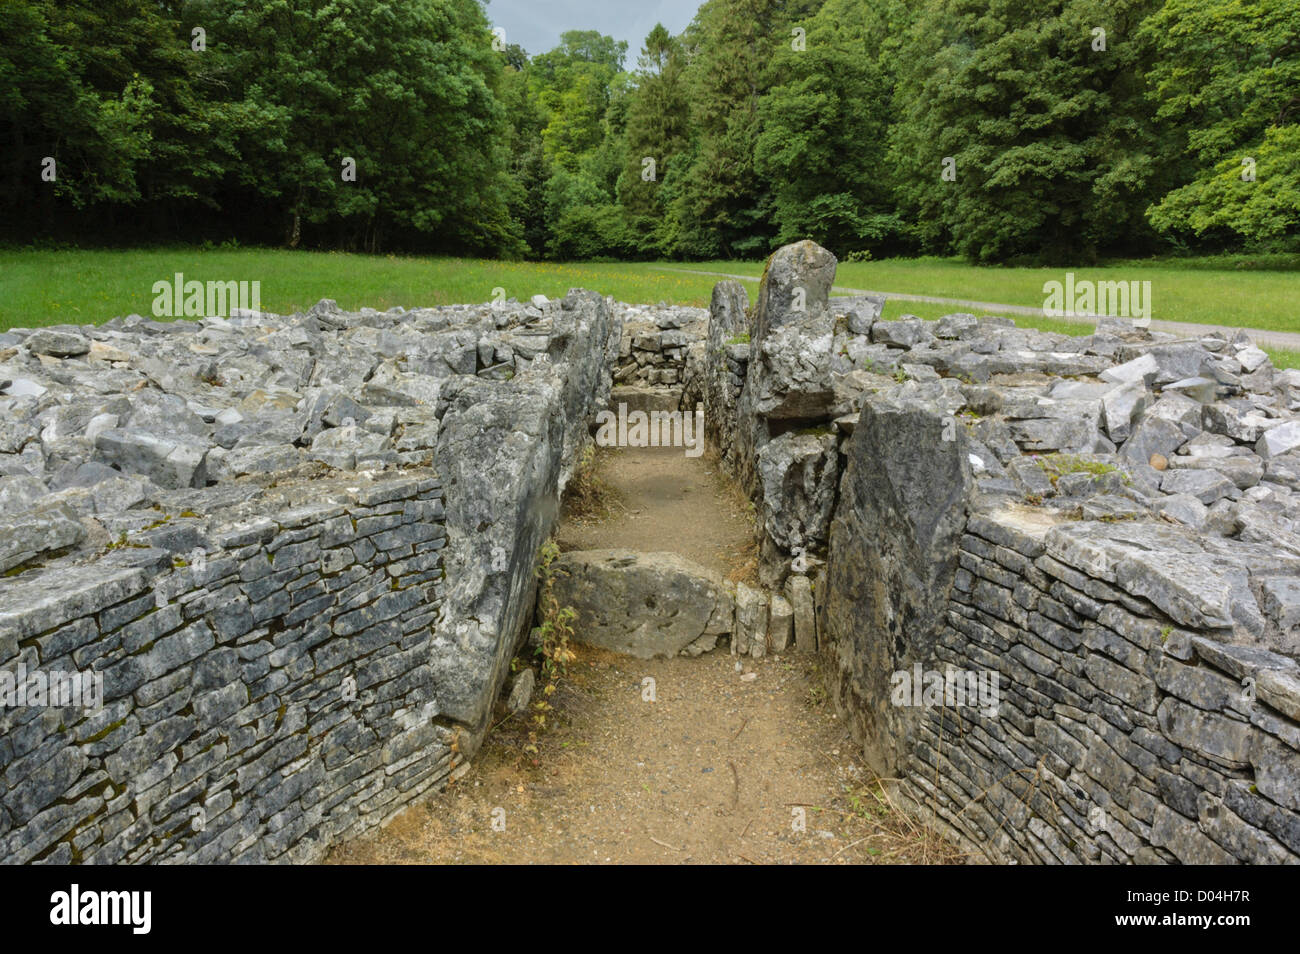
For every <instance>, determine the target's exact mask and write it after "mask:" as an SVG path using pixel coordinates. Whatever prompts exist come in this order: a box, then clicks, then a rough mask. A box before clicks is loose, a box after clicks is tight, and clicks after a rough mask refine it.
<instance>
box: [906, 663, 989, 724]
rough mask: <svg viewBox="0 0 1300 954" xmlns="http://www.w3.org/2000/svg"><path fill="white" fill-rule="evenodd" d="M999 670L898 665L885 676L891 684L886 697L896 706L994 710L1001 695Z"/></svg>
mask: <svg viewBox="0 0 1300 954" xmlns="http://www.w3.org/2000/svg"><path fill="white" fill-rule="evenodd" d="M1000 675H1001V674H1000V673H998V672H997V670H990V669H956V668H954V667H952V666H948V667H946V668H945V669H944V670H943V671H942V672H940V671H939V670H938V669H925V668H924V667H922V665H921V664H920V663H917V664H916V665H914V666H913V667H912V668H911V670H910V671H909V670H906V669H900V670H898V671H897V672H895V673H894V674H893V675H891V676H890V677H889V681H890V684H891V685H892V686H893V689H892V690H891V692H890V694H889V701H890V702H891V703H893V704H894V705H896V706H925V707H926V708H938V707H945V708H950V709H956V708H971V709H981V710H983V711H984V712H985V713H986V714H987V715H990V716H996V715H997V714H998V704H999V700H1000V698H1001V689H1000V686H999V677H1000Z"/></svg>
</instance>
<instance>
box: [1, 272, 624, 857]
mask: <svg viewBox="0 0 1300 954" xmlns="http://www.w3.org/2000/svg"><path fill="white" fill-rule="evenodd" d="M620 337H621V328H620V323H619V320H618V318H617V317H616V316H614V315H613V314H612V312H611V308H610V303H609V302H606V301H604V300H603V299H601V298H600V297H599V296H597V295H594V294H591V293H584V292H575V293H571V294H570V295H569V296H568V297H567V298H566V299H565V300H564V301H563V302H558V301H556V302H548V301H546V300H545V299H538V300H534V301H533V302H531V303H529V304H528V305H515V304H509V305H505V306H503V307H487V306H482V307H477V306H476V307H453V308H439V309H418V310H415V311H410V312H407V311H403V310H401V309H395V310H394V311H392V312H388V313H383V314H380V313H377V312H374V311H372V310H365V311H363V312H360V313H348V312H344V311H342V310H341V309H339V308H338V306H337V305H335V304H334V303H332V302H328V301H325V302H321V303H320V304H318V305H317V306H315V307H314V308H312V309H311V311H310V312H308V313H306V314H299V315H293V316H288V317H279V316H274V315H264V314H244V315H238V316H236V317H235V318H233V319H229V320H221V319H205V320H203V321H201V322H177V323H175V324H166V323H158V322H153V321H148V320H145V319H142V318H139V317H138V316H133V317H131V318H128V319H124V320H115V321H113V322H109V323H108V324H106V325H104V326H100V327H96V328H71V327H68V328H54V329H43V330H39V331H35V332H32V331H27V330H13V331H10V332H8V333H5V334H4V335H0V422H2V423H0V438H2V439H0V569H2V570H3V571H4V572H5V576H4V578H3V579H2V580H0V703H3V705H0V860H4V861H6V862H30V861H44V862H99V863H106V862H140V861H150V862H153V861H185V862H196V861H197V862H227V861H280V860H284V861H310V860H315V859H318V858H320V857H321V856H322V855H323V853H324V852H325V851H326V850H327V849H328V848H329V847H330V846H331V845H332V844H335V843H337V842H338V841H339V840H340V839H343V838H347V837H351V836H354V835H357V834H360V833H361V832H363V831H366V830H368V829H370V828H372V827H374V826H375V825H378V824H381V823H382V822H383V821H384V820H386V819H387V818H388V817H390V816H391V815H392V814H393V813H395V812H396V811H397V810H398V809H400V808H401V807H402V806H403V805H405V804H407V803H409V802H410V801H411V800H412V799H413V798H416V797H418V796H419V795H420V794H421V793H423V792H426V791H428V790H430V789H431V788H433V787H435V786H439V785H441V784H443V783H444V782H445V781H446V779H447V778H448V776H449V775H450V774H451V773H453V772H455V771H456V770H457V769H458V768H459V767H460V766H462V765H463V762H464V760H465V759H466V758H468V757H469V756H471V755H472V754H473V752H474V751H475V749H476V747H477V746H478V744H479V742H480V741H481V738H482V735H483V733H484V731H485V728H486V721H487V717H488V715H489V713H490V710H491V706H492V704H493V702H494V700H495V699H496V697H497V695H498V694H499V692H500V690H501V688H502V684H503V682H504V679H505V672H506V670H507V668H508V663H509V659H510V657H511V655H513V653H514V652H515V651H516V650H517V649H518V648H519V646H520V644H521V641H522V640H523V639H524V638H525V637H526V635H527V629H528V626H529V624H530V622H531V617H532V609H533V604H534V589H535V577H534V571H535V567H536V558H537V554H538V551H539V549H540V546H541V544H542V542H543V541H544V540H545V538H546V537H547V536H548V535H549V533H550V530H551V526H552V524H553V521H554V519H555V516H556V512H557V504H558V499H559V495H560V493H561V492H562V490H563V487H564V484H565V482H566V481H567V480H568V478H569V475H570V474H571V472H572V468H573V466H574V462H575V460H576V459H577V457H578V456H579V453H580V451H581V449H582V447H583V446H584V445H585V443H586V441H587V440H588V436H587V431H588V425H589V422H590V420H591V418H592V416H593V415H594V413H595V411H596V410H598V409H601V408H603V407H604V406H605V404H606V403H607V401H608V396H609V389H610V384H611V370H612V368H613V366H614V359H615V358H616V356H617V352H618V346H619V340H620ZM72 677H76V678H77V679H80V680H83V681H82V682H80V683H77V685H81V686H85V687H89V690H90V691H89V692H83V693H80V694H77V695H66V696H65V695H60V696H59V697H58V698H57V699H56V698H52V697H50V696H48V695H47V690H48V688H49V687H52V686H55V685H60V686H68V685H72V683H71V682H69V681H68V680H69V679H71V678H72ZM19 687H21V688H19ZM42 687H45V688H42ZM38 691H39V693H40V697H39V698H38V697H37V693H38ZM15 692H21V693H22V696H21V697H18V696H16V695H15Z"/></svg>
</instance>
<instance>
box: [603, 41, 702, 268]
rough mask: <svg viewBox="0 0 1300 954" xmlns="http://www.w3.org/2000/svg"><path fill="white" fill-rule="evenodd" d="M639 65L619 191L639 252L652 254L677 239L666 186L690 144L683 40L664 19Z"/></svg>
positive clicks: (631, 96)
mask: <svg viewBox="0 0 1300 954" xmlns="http://www.w3.org/2000/svg"><path fill="white" fill-rule="evenodd" d="M637 65H638V66H639V67H640V70H639V71H638V72H637V74H636V77H635V82H636V85H635V87H634V88H633V89H632V90H631V91H630V93H629V95H628V97H627V122H626V135H625V142H626V146H625V149H624V162H623V165H622V170H621V172H620V174H619V177H618V183H617V193H618V200H619V204H620V205H621V206H622V207H623V209H624V210H625V211H626V214H627V218H628V228H629V229H630V230H631V232H632V234H633V235H634V236H635V237H636V238H635V242H636V247H637V250H638V252H639V253H640V254H642V255H650V254H653V253H655V252H658V251H661V250H662V249H663V248H664V246H665V245H666V244H668V243H670V242H671V237H670V235H669V234H668V233H667V231H666V230H665V228H664V226H665V223H666V221H667V218H666V216H667V208H668V202H667V201H666V200H667V196H666V195H665V193H664V191H663V190H662V189H661V185H662V183H663V182H664V181H665V180H666V179H667V178H669V177H670V176H672V175H674V174H675V172H676V170H677V159H678V157H679V156H680V155H681V154H682V153H683V152H684V151H685V150H686V148H687V146H688V144H689V137H690V125H689V122H688V116H689V102H688V99H687V93H686V85H685V82H684V79H683V72H684V69H685V66H686V63H685V57H684V55H683V53H682V48H681V43H680V41H679V40H677V39H676V38H674V37H673V36H672V35H671V34H669V32H668V31H667V30H666V29H664V26H663V24H656V25H655V27H654V29H653V30H651V31H650V33H649V35H648V36H647V37H646V41H645V46H644V47H643V48H642V50H641V55H640V57H639V58H638V59H637ZM646 160H649V161H650V164H647V162H646Z"/></svg>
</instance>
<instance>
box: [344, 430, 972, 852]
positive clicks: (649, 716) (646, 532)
mask: <svg viewBox="0 0 1300 954" xmlns="http://www.w3.org/2000/svg"><path fill="white" fill-rule="evenodd" d="M597 475H598V478H599V480H600V481H601V482H602V483H603V484H604V485H605V487H606V488H607V491H608V492H609V493H608V496H609V497H610V498H612V499H611V501H610V503H609V505H608V506H607V507H606V508H605V510H604V512H603V513H602V514H601V515H599V516H597V517H590V516H579V515H575V514H573V513H567V514H566V517H565V520H564V522H563V524H562V525H561V527H560V528H559V531H558V533H557V539H558V541H559V542H560V544H561V547H562V548H563V549H566V550H567V549H580V548H581V549H592V548H605V547H609V548H613V547H623V548H627V549H636V550H641V551H647V552H652V551H658V550H663V551H671V552H675V553H678V554H680V555H682V556H685V557H687V558H689V559H692V560H695V561H696V562H699V563H701V564H704V565H705V566H708V567H710V568H712V569H715V570H717V571H718V572H720V573H723V574H724V575H727V576H730V577H731V578H732V579H734V580H739V579H745V578H746V577H747V576H748V575H749V574H751V573H752V572H753V567H752V561H753V545H752V532H751V530H750V521H751V517H750V515H749V513H748V512H747V504H745V502H744V500H743V497H742V496H741V495H740V494H738V493H735V492H734V491H732V490H731V489H730V485H729V484H728V483H727V482H726V480H725V479H723V478H721V477H720V476H719V474H718V472H717V470H716V468H715V467H714V466H713V465H712V464H710V462H709V461H708V459H707V458H698V459H691V458H688V457H686V456H685V455H684V454H683V453H682V452H681V450H673V449H644V450H632V449H624V450H617V451H602V452H601V454H600V456H599V457H598V458H597ZM576 649H577V652H578V658H577V660H576V661H575V662H573V663H571V664H570V665H569V668H568V674H567V675H566V676H565V677H564V678H563V679H562V680H561V681H560V684H559V689H558V691H557V692H556V693H555V694H554V695H553V696H552V698H551V704H552V705H553V706H554V709H553V711H552V712H550V713H549V714H548V726H547V728H546V729H545V731H542V732H540V733H538V734H537V738H536V743H535V745H533V744H532V743H530V739H529V728H530V726H529V724H528V720H529V718H530V717H529V716H509V715H508V713H506V712H504V711H500V712H499V714H498V719H499V720H501V721H500V724H499V725H497V727H496V728H495V729H494V730H493V731H492V732H491V733H490V734H489V736H488V738H487V740H486V742H485V743H484V746H483V748H482V749H481V751H480V752H479V753H478V754H477V755H476V756H475V758H474V759H473V761H472V763H471V768H470V770H469V772H468V773H466V774H465V775H464V776H462V777H461V778H460V779H458V780H457V781H455V782H453V783H452V784H451V785H450V787H449V788H448V789H447V790H446V791H445V792H442V793H439V794H437V795H434V796H432V797H431V798H429V799H428V800H426V801H425V802H423V803H420V804H417V805H414V806H412V807H410V808H408V809H406V810H405V811H404V812H403V813H402V814H401V815H399V816H398V817H397V818H395V819H394V820H393V821H392V822H391V823H390V824H389V825H388V826H386V827H385V828H384V829H382V830H380V831H378V832H375V833H373V834H371V835H368V836H366V837H364V838H362V839H359V840H357V841H353V842H350V843H348V844H345V845H342V846H340V847H339V848H338V849H337V850H335V851H334V852H333V854H332V855H331V857H330V859H329V860H330V861H331V862H335V863H401V862H409V863H443V862H450V863H465V862H470V863H473V862H484V863H521V864H527V863H586V862H598V863H604V862H609V863H663V864H680V863H746V862H752V863H840V864H842V863H863V862H868V863H870V862H890V861H911V862H920V861H928V862H938V861H953V860H959V859H958V858H957V857H956V856H955V853H954V851H953V849H952V848H951V847H950V846H949V845H947V844H946V843H944V842H942V841H941V840H940V839H939V838H938V837H937V836H935V835H934V834H932V833H927V832H926V831H924V830H922V829H920V828H918V827H916V826H915V824H914V823H912V822H910V821H908V820H907V819H905V818H904V817H903V816H902V815H901V814H900V813H897V812H894V811H893V810H892V809H891V808H890V806H889V805H888V804H887V802H886V801H885V800H884V799H883V798H882V796H881V795H880V794H879V793H880V788H879V786H877V785H876V784H874V782H873V780H872V779H871V777H870V773H869V772H867V771H866V770H864V769H863V768H862V767H861V766H860V764H859V763H858V761H857V760H856V759H855V757H854V754H855V747H854V745H853V743H852V741H851V740H850V739H849V737H848V734H847V732H846V731H845V730H844V729H843V727H842V726H841V724H840V722H839V721H838V720H837V719H836V718H835V716H834V712H833V706H832V705H831V704H830V702H829V700H827V699H826V697H825V692H824V690H823V689H822V688H821V685H822V683H821V678H820V673H819V671H818V666H819V665H820V663H819V659H818V657H816V656H808V655H785V656H768V657H766V658H763V659H759V660H749V659H746V660H743V662H742V663H741V665H740V667H739V668H738V667H737V661H736V659H735V658H733V657H732V656H731V655H730V654H729V653H728V651H727V648H726V645H725V643H724V644H723V645H721V646H719V648H718V649H717V650H715V651H714V652H711V653H708V654H706V655H704V656H701V657H699V658H695V659H689V658H683V657H677V658H673V659H655V660H638V659H632V658H629V657H624V656H618V655H615V654H613V653H609V652H606V651H604V650H600V649H594V648H590V647H583V646H578V647H576ZM649 680H652V682H650V681H649ZM651 687H653V701H650V699H649V695H650V693H649V692H648V690H649V689H650V688H651ZM534 748H535V749H536V751H533V750H532V749H534ZM494 822H495V824H494Z"/></svg>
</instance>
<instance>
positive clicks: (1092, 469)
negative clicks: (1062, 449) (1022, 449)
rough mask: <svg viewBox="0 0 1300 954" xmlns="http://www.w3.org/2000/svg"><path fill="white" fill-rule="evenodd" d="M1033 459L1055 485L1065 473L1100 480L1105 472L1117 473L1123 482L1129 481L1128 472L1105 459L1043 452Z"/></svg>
mask: <svg viewBox="0 0 1300 954" xmlns="http://www.w3.org/2000/svg"><path fill="white" fill-rule="evenodd" d="M1034 459H1035V460H1036V461H1038V466H1039V467H1041V468H1042V469H1043V470H1044V471H1045V472H1046V473H1047V476H1048V478H1049V479H1050V480H1051V481H1052V485H1053V486H1055V485H1056V482H1057V480H1059V479H1060V478H1062V477H1064V476H1065V475H1066V474H1091V475H1092V479H1093V480H1100V479H1101V478H1102V477H1105V476H1106V475H1107V474H1119V475H1120V479H1122V480H1123V481H1124V483H1126V484H1127V483H1128V482H1129V476H1128V474H1126V473H1124V471H1122V470H1120V469H1119V468H1118V467H1116V466H1115V465H1114V464H1108V463H1106V462H1105V461H1100V460H1090V459H1088V458H1087V457H1080V456H1078V455H1076V454H1045V455H1043V456H1042V457H1035V458H1034Z"/></svg>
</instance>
